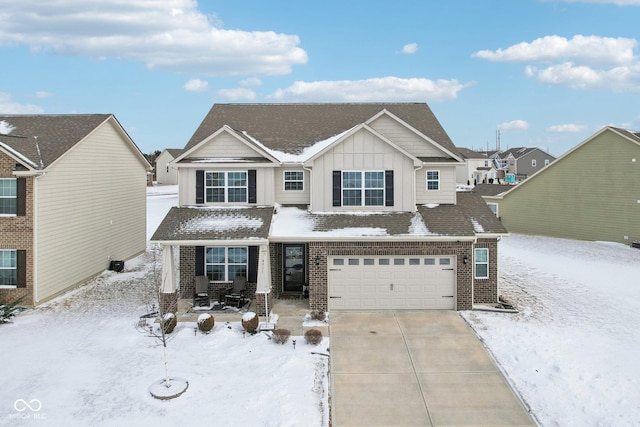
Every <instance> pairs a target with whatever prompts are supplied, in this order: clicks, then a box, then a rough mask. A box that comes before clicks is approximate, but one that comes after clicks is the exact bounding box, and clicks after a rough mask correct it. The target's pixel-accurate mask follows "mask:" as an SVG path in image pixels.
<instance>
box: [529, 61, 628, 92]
mask: <svg viewBox="0 0 640 427" xmlns="http://www.w3.org/2000/svg"><path fill="white" fill-rule="evenodd" d="M525 74H526V75H527V76H529V77H535V78H536V79H537V80H538V81H540V82H542V83H547V84H552V85H561V86H568V87H571V88H574V89H611V90H613V91H616V92H624V91H632V92H640V62H637V63H635V64H631V65H626V66H620V67H615V68H611V69H608V70H599V69H595V68H592V67H589V66H586V65H575V64H573V63H571V62H566V63H564V64H559V65H552V66H550V67H547V68H544V69H538V68H536V67H533V66H527V67H526V69H525Z"/></svg>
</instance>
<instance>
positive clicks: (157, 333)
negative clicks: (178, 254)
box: [136, 246, 177, 388]
mask: <svg viewBox="0 0 640 427" xmlns="http://www.w3.org/2000/svg"><path fill="white" fill-rule="evenodd" d="M151 251H152V253H153V269H152V271H151V274H150V276H151V277H150V281H151V289H152V290H151V292H150V293H149V301H148V302H147V309H148V312H147V313H146V314H144V315H142V316H140V319H139V320H138V323H137V324H136V329H137V330H138V331H139V332H141V333H143V334H145V335H146V336H148V337H151V338H154V339H155V340H157V341H158V345H161V346H162V356H163V363H164V386H165V387H167V388H170V387H171V377H170V376H169V357H168V353H167V344H168V343H169V341H171V340H172V339H173V337H174V336H175V334H172V332H173V329H174V328H175V327H176V324H177V319H176V316H175V314H174V313H173V312H172V311H170V308H171V307H166V304H163V303H162V295H161V294H162V285H163V284H162V268H161V267H159V262H158V256H157V255H158V247H157V246H155V247H154V248H153V249H152V250H151Z"/></svg>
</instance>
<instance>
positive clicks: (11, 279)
mask: <svg viewBox="0 0 640 427" xmlns="http://www.w3.org/2000/svg"><path fill="white" fill-rule="evenodd" d="M16 254H17V252H16V251H15V250H0V286H17V285H18V258H17V255H16Z"/></svg>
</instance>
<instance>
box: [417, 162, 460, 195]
mask: <svg viewBox="0 0 640 427" xmlns="http://www.w3.org/2000/svg"><path fill="white" fill-rule="evenodd" d="M431 170H437V171H440V189H439V190H437V191H433V190H431V191H427V171H431ZM416 203H417V204H418V205H424V204H427V203H437V204H443V205H450V204H455V203H456V167H455V166H448V165H447V166H443V165H428V166H427V165H425V167H423V168H422V169H420V170H419V171H418V173H416Z"/></svg>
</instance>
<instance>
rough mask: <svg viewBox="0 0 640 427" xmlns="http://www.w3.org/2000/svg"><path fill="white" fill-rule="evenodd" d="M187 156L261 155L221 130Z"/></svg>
mask: <svg viewBox="0 0 640 427" xmlns="http://www.w3.org/2000/svg"><path fill="white" fill-rule="evenodd" d="M189 157H193V158H215V159H218V158H246V157H262V154H260V153H258V152H257V151H255V150H254V149H252V148H251V147H249V146H248V145H246V144H244V143H243V142H242V141H240V140H238V138H236V137H235V136H233V135H231V134H229V133H227V132H221V133H220V134H219V135H217V136H216V137H215V138H213V139H212V140H211V141H208V142H207V143H206V144H203V145H202V147H200V148H198V149H197V150H195V151H194V152H192V153H191V154H190V155H189Z"/></svg>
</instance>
